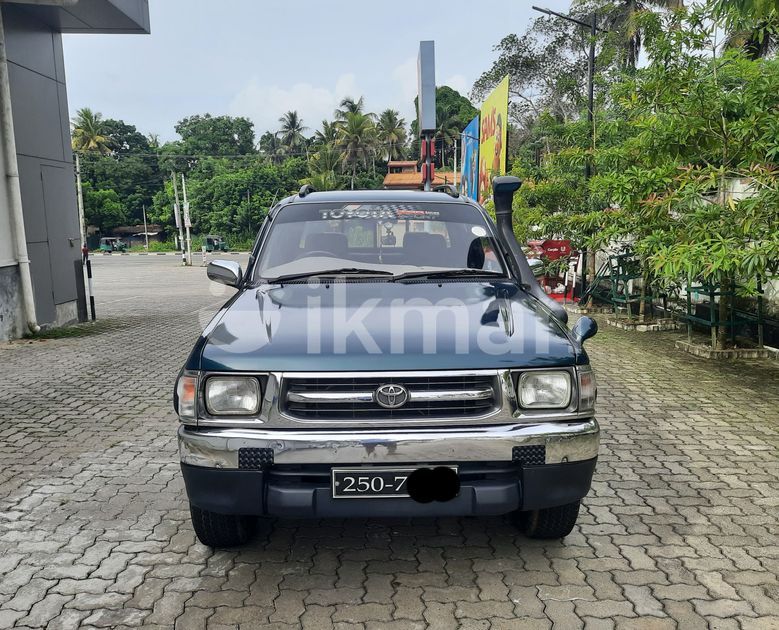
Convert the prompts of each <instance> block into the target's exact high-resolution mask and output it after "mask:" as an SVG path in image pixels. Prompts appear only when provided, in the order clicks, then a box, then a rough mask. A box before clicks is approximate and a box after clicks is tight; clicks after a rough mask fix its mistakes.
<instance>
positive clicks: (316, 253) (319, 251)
mask: <svg viewBox="0 0 779 630" xmlns="http://www.w3.org/2000/svg"><path fill="white" fill-rule="evenodd" d="M312 256H326V257H328V258H338V256H336V255H335V254H334V253H333V252H326V251H325V250H323V249H315V250H313V251H310V252H306V255H305V256H303V258H311V257H312Z"/></svg>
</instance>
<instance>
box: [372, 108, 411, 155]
mask: <svg viewBox="0 0 779 630" xmlns="http://www.w3.org/2000/svg"><path fill="white" fill-rule="evenodd" d="M376 138H377V140H378V142H379V143H380V144H381V150H382V153H383V159H384V161H385V162H388V161H390V160H397V159H400V158H402V157H403V148H404V146H405V144H406V121H405V120H403V118H401V116H400V112H398V111H397V110H395V109H385V110H384V111H383V112H381V114H379V118H378V121H377V122H376Z"/></svg>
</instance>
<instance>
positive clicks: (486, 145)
mask: <svg viewBox="0 0 779 630" xmlns="http://www.w3.org/2000/svg"><path fill="white" fill-rule="evenodd" d="M508 110H509V78H508V77H505V78H504V79H503V80H502V81H501V82H500V83H499V84H498V86H497V87H496V88H495V89H494V90H493V91H492V94H490V95H489V96H488V97H487V100H485V101H484V104H483V105H482V106H481V120H480V122H481V132H480V134H479V202H480V203H482V202H484V200H485V199H487V198H488V197H490V196H491V194H492V192H491V185H492V178H493V177H495V176H496V175H505V174H506V140H507V137H508V124H507V123H508Z"/></svg>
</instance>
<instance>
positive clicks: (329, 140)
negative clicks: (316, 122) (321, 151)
mask: <svg viewBox="0 0 779 630" xmlns="http://www.w3.org/2000/svg"><path fill="white" fill-rule="evenodd" d="M315 141H316V143H317V144H320V145H323V146H333V145H335V143H336V142H337V141H338V122H336V121H333V122H330V121H328V120H323V121H322V129H320V130H318V131H317V132H316V134H315Z"/></svg>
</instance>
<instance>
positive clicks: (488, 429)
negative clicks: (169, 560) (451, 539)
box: [178, 418, 599, 469]
mask: <svg viewBox="0 0 779 630" xmlns="http://www.w3.org/2000/svg"><path fill="white" fill-rule="evenodd" d="M178 435H179V453H180V455H181V461H182V462H183V463H184V464H189V465H192V466H201V467H207V468H223V469H237V468H238V450H239V449H241V448H266V449H273V461H274V463H275V464H388V463H393V464H394V463H397V464H400V463H415V464H425V463H435V462H510V461H512V449H513V448H514V447H516V446H533V445H543V446H545V447H546V449H545V450H546V461H545V463H546V464H559V463H566V462H578V461H585V460H590V459H593V458H594V457H597V455H598V443H599V428H598V423H597V421H596V420H595V419H594V418H592V419H588V420H577V421H572V422H543V423H537V424H511V425H501V426H483V427H478V428H469V427H456V428H450V429H444V428H439V429H435V430H431V429H402V430H397V429H374V430H364V429H351V430H346V431H345V430H338V431H336V430H324V429H322V430H309V431H304V430H292V431H289V430H272V429H236V428H232V429H227V428H225V429H222V428H210V427H209V428H201V429H195V428H192V427H186V426H181V427H180V428H179V432H178Z"/></svg>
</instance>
